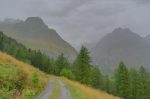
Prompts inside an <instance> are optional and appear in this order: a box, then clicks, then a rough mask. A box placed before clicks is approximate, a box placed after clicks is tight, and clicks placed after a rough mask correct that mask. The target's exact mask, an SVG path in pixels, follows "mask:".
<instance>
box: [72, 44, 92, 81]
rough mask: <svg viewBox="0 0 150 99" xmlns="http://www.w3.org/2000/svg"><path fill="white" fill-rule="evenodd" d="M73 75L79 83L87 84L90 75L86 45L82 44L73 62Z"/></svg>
mask: <svg viewBox="0 0 150 99" xmlns="http://www.w3.org/2000/svg"><path fill="white" fill-rule="evenodd" d="M74 65H75V66H74V68H75V76H76V79H77V80H78V81H80V82H81V83H85V84H89V82H90V81H89V76H90V67H91V66H90V57H89V52H88V50H87V48H86V47H84V46H82V47H81V50H80V53H79V54H78V56H77V58H76V60H75V63H74Z"/></svg>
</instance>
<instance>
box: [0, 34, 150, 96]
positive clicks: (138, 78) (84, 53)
mask: <svg viewBox="0 0 150 99" xmlns="http://www.w3.org/2000/svg"><path fill="white" fill-rule="evenodd" d="M0 50H1V51H2V52H6V53H8V54H10V55H12V56H13V57H15V58H16V59H18V60H21V61H23V62H26V63H29V64H32V65H33V66H35V67H36V68H39V69H40V70H42V71H44V72H46V73H48V74H54V75H57V76H65V77H67V78H69V79H72V80H76V81H79V82H80V83H83V84H86V85H89V86H91V87H94V88H97V89H102V90H104V91H106V92H108V93H111V94H113V95H116V96H120V97H123V98H125V99H150V94H149V92H150V86H149V85H150V74H149V71H147V70H146V69H145V68H144V67H143V66H141V68H139V69H135V68H131V69H128V68H127V66H126V65H125V64H124V63H123V62H120V64H119V65H118V68H116V70H115V71H114V74H112V75H111V76H110V75H105V74H103V73H102V72H101V71H100V69H99V68H98V67H97V66H93V65H92V64H91V59H90V56H89V52H88V50H87V48H86V47H84V46H83V47H82V48H81V50H80V52H79V54H78V56H77V58H76V60H75V61H74V62H73V63H69V61H68V60H67V59H66V58H65V57H64V54H63V53H62V54H61V55H59V56H58V58H57V59H52V58H49V57H48V56H46V55H45V54H44V53H42V52H40V50H31V49H28V48H26V47H25V46H24V45H22V44H20V43H18V42H17V41H16V40H14V39H12V38H10V37H7V36H6V35H4V34H3V33H2V32H0Z"/></svg>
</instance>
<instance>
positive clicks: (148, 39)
mask: <svg viewBox="0 0 150 99" xmlns="http://www.w3.org/2000/svg"><path fill="white" fill-rule="evenodd" d="M144 39H145V40H146V41H147V42H148V43H150V35H147V36H146V37H145V38H144Z"/></svg>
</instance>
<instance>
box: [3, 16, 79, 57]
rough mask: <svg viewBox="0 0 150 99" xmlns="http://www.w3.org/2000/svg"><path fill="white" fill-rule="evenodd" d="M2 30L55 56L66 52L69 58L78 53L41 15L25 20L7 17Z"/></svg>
mask: <svg viewBox="0 0 150 99" xmlns="http://www.w3.org/2000/svg"><path fill="white" fill-rule="evenodd" d="M0 30H1V31H3V32H4V33H5V34H6V35H8V36H10V37H12V38H14V39H16V40H17V41H19V42H20V43H23V44H24V45H25V46H27V47H28V48H32V49H40V50H41V51H42V52H44V53H46V54H47V55H50V56H53V57H56V56H57V55H58V54H59V53H64V54H65V55H66V56H67V57H69V58H70V57H74V56H76V54H77V52H76V50H75V49H74V48H73V47H72V46H71V45H70V44H69V43H68V42H66V41H65V40H63V39H62V38H61V37H60V36H59V35H58V33H57V32H56V31H55V30H54V29H50V28H49V27H48V26H47V25H46V24H45V23H44V21H43V20H42V19H41V18H40V17H29V18H27V19H26V20H25V21H21V20H13V19H7V20H5V21H3V22H0Z"/></svg>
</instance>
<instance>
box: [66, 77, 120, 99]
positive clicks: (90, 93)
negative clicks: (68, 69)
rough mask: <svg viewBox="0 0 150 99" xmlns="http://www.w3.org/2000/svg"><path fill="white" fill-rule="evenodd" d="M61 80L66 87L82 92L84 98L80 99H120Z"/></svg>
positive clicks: (76, 83)
mask: <svg viewBox="0 0 150 99" xmlns="http://www.w3.org/2000/svg"><path fill="white" fill-rule="evenodd" d="M63 80H65V82H66V83H67V84H68V85H70V86H73V87H75V88H77V89H78V90H80V91H82V92H84V94H85V97H84V98H81V99H121V98H119V97H115V96H113V95H110V94H107V93H106V92H104V91H101V90H97V89H94V88H91V87H88V86H86V85H83V84H80V83H78V82H75V81H71V80H68V79H66V78H63ZM75 99H78V97H76V98H75Z"/></svg>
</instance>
